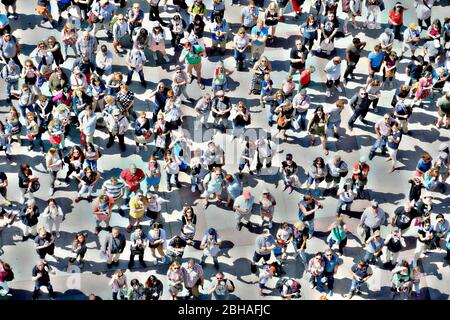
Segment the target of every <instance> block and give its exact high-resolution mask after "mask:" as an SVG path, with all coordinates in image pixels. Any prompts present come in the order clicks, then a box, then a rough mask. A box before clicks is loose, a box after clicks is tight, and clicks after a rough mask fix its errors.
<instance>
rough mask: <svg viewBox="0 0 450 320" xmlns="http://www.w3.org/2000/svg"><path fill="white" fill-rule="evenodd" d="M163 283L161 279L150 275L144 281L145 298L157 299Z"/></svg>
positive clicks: (159, 297) (160, 294) (161, 292)
mask: <svg viewBox="0 0 450 320" xmlns="http://www.w3.org/2000/svg"><path fill="white" fill-rule="evenodd" d="M162 294H163V284H162V282H161V280H159V279H158V278H156V277H155V276H154V275H151V276H149V277H148V278H147V281H145V300H159V299H161V298H162Z"/></svg>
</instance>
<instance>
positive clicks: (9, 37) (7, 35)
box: [3, 30, 11, 41]
mask: <svg viewBox="0 0 450 320" xmlns="http://www.w3.org/2000/svg"><path fill="white" fill-rule="evenodd" d="M3 39H5V40H6V41H9V40H11V32H9V31H8V30H5V31H4V32H3Z"/></svg>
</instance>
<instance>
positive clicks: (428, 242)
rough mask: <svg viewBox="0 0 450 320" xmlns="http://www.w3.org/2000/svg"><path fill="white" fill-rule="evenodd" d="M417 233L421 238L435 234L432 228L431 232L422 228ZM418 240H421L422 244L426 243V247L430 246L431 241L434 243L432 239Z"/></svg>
mask: <svg viewBox="0 0 450 320" xmlns="http://www.w3.org/2000/svg"><path fill="white" fill-rule="evenodd" d="M417 233H418V234H419V236H422V237H427V236H428V235H430V234H433V233H434V232H433V229H432V228H431V227H430V229H429V230H425V229H424V228H423V227H420V228H419V230H418V231H417ZM417 239H419V241H420V242H422V243H424V244H426V245H430V244H431V241H433V240H432V239H427V240H425V241H422V240H421V239H420V237H418V238H417Z"/></svg>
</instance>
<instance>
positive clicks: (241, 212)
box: [233, 188, 255, 231]
mask: <svg viewBox="0 0 450 320" xmlns="http://www.w3.org/2000/svg"><path fill="white" fill-rule="evenodd" d="M254 202H255V197H254V196H252V194H251V193H250V190H249V189H248V188H245V189H244V191H243V192H242V195H240V196H239V197H237V198H236V200H234V204H233V210H234V212H235V217H236V229H237V230H238V231H241V229H242V226H243V225H244V224H243V223H242V222H241V220H242V219H245V220H247V224H246V225H247V228H248V229H249V230H250V229H251V222H250V217H251V215H252V210H253V204H254Z"/></svg>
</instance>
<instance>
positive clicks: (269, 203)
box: [259, 188, 277, 229]
mask: <svg viewBox="0 0 450 320" xmlns="http://www.w3.org/2000/svg"><path fill="white" fill-rule="evenodd" d="M276 204H277V202H276V200H275V198H274V197H273V195H272V194H271V193H270V191H269V190H268V189H267V188H264V189H263V191H262V195H261V198H260V200H259V207H260V211H259V215H260V217H261V228H263V227H264V223H265V218H267V219H268V220H269V224H268V228H269V229H272V220H273V212H274V211H275V206H276Z"/></svg>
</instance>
